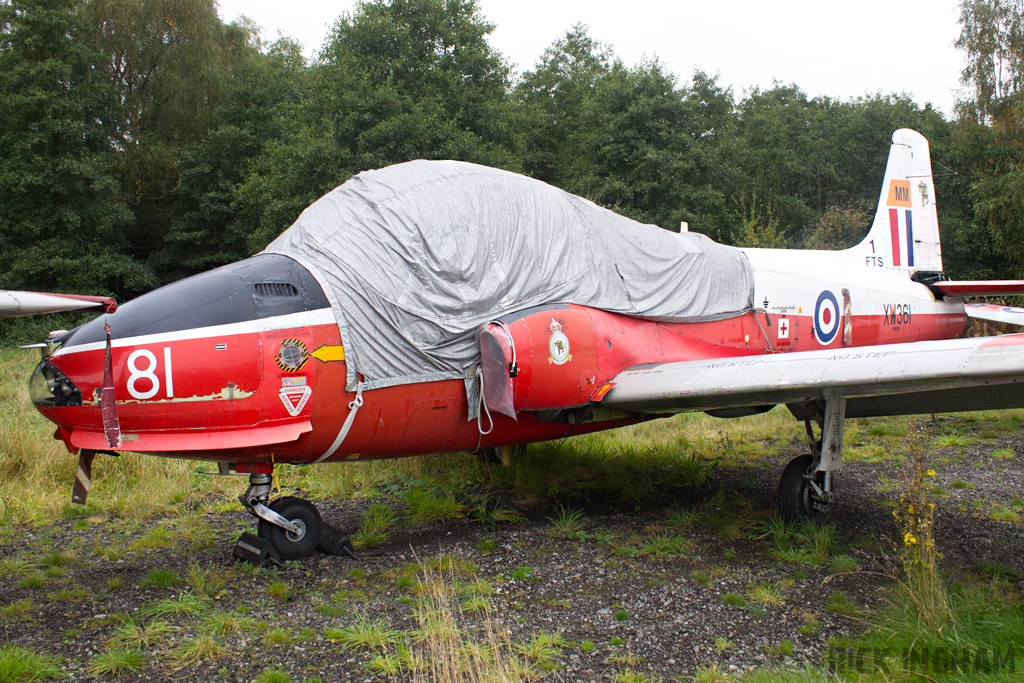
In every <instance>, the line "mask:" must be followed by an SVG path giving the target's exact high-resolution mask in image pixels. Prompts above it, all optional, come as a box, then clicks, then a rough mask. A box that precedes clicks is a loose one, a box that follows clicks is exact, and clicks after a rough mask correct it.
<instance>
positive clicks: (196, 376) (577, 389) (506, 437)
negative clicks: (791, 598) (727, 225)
mask: <svg viewBox="0 0 1024 683" xmlns="http://www.w3.org/2000/svg"><path fill="white" fill-rule="evenodd" d="M651 229H652V230H654V228H651ZM744 251H745V253H746V256H747V258H748V259H749V261H750V264H751V265H752V266H753V275H754V301H755V302H756V307H755V309H754V310H753V311H750V312H747V313H745V314H743V315H739V316H736V317H732V318H729V319H726V320H720V321H717V322H692V323H671V322H659V321H654V320H649V319H643V318H637V317H627V316H624V315H620V314H615V313H609V312H606V311H603V310H596V309H593V308H588V307H585V306H580V305H574V304H566V303H564V302H560V301H551V302H549V304H548V305H544V306H540V307H534V308H530V309H528V310H525V311H519V312H515V313H512V314H508V315H498V316H496V317H497V319H496V320H495V321H494V322H493V323H491V324H489V325H487V326H485V328H484V329H482V330H481V331H480V336H479V340H480V367H481V368H482V370H481V371H480V374H482V375H483V376H484V378H485V379H486V383H485V384H484V389H483V392H482V393H483V401H482V406H483V408H484V409H485V413H487V412H489V413H490V420H489V421H488V420H487V419H486V418H484V419H481V420H468V419H467V411H468V408H469V404H468V401H469V399H468V398H467V390H466V386H467V385H466V382H464V381H463V380H462V379H448V380H442V381H432V382H424V383H417V384H399V385H396V386H389V387H383V388H376V389H372V390H368V391H366V392H365V393H364V392H363V391H362V387H361V385H360V388H359V389H358V390H357V391H346V384H347V382H346V375H347V370H346V361H345V346H344V343H345V340H344V339H342V338H341V335H340V333H339V327H338V324H337V322H336V319H335V317H334V316H333V315H332V310H331V306H330V304H329V302H328V298H327V297H326V296H325V293H324V291H323V289H322V288H321V286H320V285H319V284H318V281H317V279H315V278H314V277H313V276H312V275H311V273H310V272H309V271H308V270H307V269H306V268H304V267H303V266H301V265H299V263H297V262H296V261H294V260H292V259H290V258H288V257H285V256H281V255H279V254H260V255H257V256H255V257H252V258H250V259H247V260H245V261H241V262H239V263H236V264H232V265H228V266H224V267H222V268H218V269H216V270H213V271H209V272H207V273H203V274H200V275H197V276H194V277H191V278H188V279H185V280H182V281H180V282H177V283H174V284H171V285H168V286H166V287H163V288H161V289H158V290H156V291H154V292H151V293H149V294H147V295H145V296H142V297H140V298H138V299H136V300H134V301H131V302H128V303H127V304H124V305H123V306H121V307H120V308H119V309H118V310H117V312H116V313H113V314H108V315H104V316H101V317H99V318H97V319H95V320H93V321H91V322H90V323H87V324H85V325H83V326H81V327H79V328H77V329H75V330H73V331H71V332H69V333H64V334H61V335H58V336H56V337H51V339H50V340H49V341H48V344H47V346H46V348H45V349H44V350H43V356H44V357H43V360H42V362H41V363H40V364H39V366H38V367H37V368H36V370H35V372H34V374H33V376H32V379H31V383H30V388H31V397H32V400H33V402H34V403H35V405H36V406H37V408H38V409H39V411H40V412H41V413H43V415H45V416H46V417H47V418H48V419H49V420H51V421H53V422H54V423H55V424H56V425H57V431H56V436H57V438H59V439H61V440H63V442H64V444H65V445H66V447H67V448H68V450H69V451H70V452H72V453H75V454H79V458H80V460H79V465H80V467H79V481H78V483H77V485H76V491H75V494H74V500H76V501H78V502H84V499H85V494H86V492H87V490H88V478H89V472H90V468H91V463H92V459H93V456H94V455H95V454H96V453H102V452H112V451H133V452H138V453H145V454H152V455H162V456H168V457H180V458H194V459H203V460H211V461H218V462H220V463H228V464H229V466H230V467H232V468H234V469H235V470H236V471H238V472H242V473H249V474H250V487H249V489H248V491H247V492H246V493H245V494H244V495H243V496H242V502H243V505H245V507H246V508H247V509H248V510H249V511H250V512H251V513H253V514H254V515H255V516H257V517H258V518H259V533H260V536H261V537H263V538H264V539H266V540H267V541H268V542H269V543H270V544H271V545H272V546H273V547H274V548H275V549H276V550H277V551H278V553H279V554H280V556H281V557H284V558H296V557H302V556H304V555H306V554H308V553H310V552H312V550H313V549H314V548H315V547H316V546H317V544H318V541H319V540H320V535H321V529H322V522H321V519H320V516H319V513H318V512H317V510H316V508H315V507H314V506H313V505H312V504H310V503H308V502H306V501H303V500H301V499H297V498H293V497H288V498H283V499H281V500H279V501H277V502H275V503H271V501H270V495H271V486H270V482H271V474H272V468H273V464H274V463H275V462H277V463H303V464H313V463H320V462H336V461H341V460H348V459H353V458H357V457H358V458H360V459H367V458H384V457H395V456H405V455H414V454H422V453H436V452H452V451H466V450H470V451H473V450H479V449H485V448H499V447H507V446H511V445H514V444H525V443H529V442H535V441H543V440H548V439H556V438H560V437H565V436H570V435H574V434H582V433H586V432H591V431H596V430H602V429H609V428H614V427H619V426H622V425H627V424H632V423H636V422H640V421H643V420H649V419H653V418H656V417H663V416H666V415H668V414H672V413H677V412H682V411H706V412H708V413H710V414H712V415H716V416H722V417H734V416H742V415H749V414H753V413H756V412H761V411H764V410H768V409H769V408H771V407H772V406H775V405H778V404H785V405H786V406H787V407H788V408H789V409H790V410H791V412H792V413H793V415H794V416H795V417H796V418H797V419H799V420H804V421H806V424H807V426H808V432H809V433H811V425H812V424H813V423H817V424H818V426H819V428H820V429H821V435H820V440H816V439H814V438H813V436H812V439H811V440H812V448H811V450H812V452H811V453H809V454H807V455H803V456H800V457H797V458H795V459H794V460H793V461H792V462H791V463H789V465H788V466H787V467H786V468H785V471H784V472H783V474H782V478H781V483H780V486H779V501H780V507H781V510H782V512H783V513H784V514H785V515H786V516H788V517H800V516H806V517H813V518H818V517H821V516H823V515H824V514H825V513H826V512H827V511H828V510H829V508H830V506H831V505H832V504H833V502H834V493H833V473H834V472H835V471H836V470H838V469H839V467H840V464H841V458H840V455H841V447H842V434H843V423H844V419H845V418H846V417H862V416H877V415H896V414H913V413H932V412H942V411H959V410H981V409H996V408H1011V407H1021V406H1024V391H1022V390H1021V388H1020V386H1019V383H1020V382H1021V381H1022V380H1024V335H1008V336H1001V337H986V338H967V339H962V338H960V336H961V334H962V333H963V331H964V328H965V326H966V323H967V319H968V316H970V315H976V316H978V317H987V318H991V319H1000V317H1002V318H1006V317H1009V318H1010V319H1012V320H1013V321H1014V322H1017V321H1018V320H1020V318H1015V317H1013V314H1014V313H1015V311H1013V310H1005V311H1004V310H1002V309H1000V307H985V306H981V307H971V306H965V305H964V303H963V301H962V299H961V298H960V297H961V296H965V295H970V296H974V295H980V294H1003V293H1022V292H1024V282H1017V281H1012V282H955V281H950V280H948V279H947V278H945V277H944V276H943V275H942V259H941V250H940V244H939V232H938V225H937V221H936V212H935V189H934V185H933V183H932V173H931V162H930V159H929V153H928V143H927V141H926V140H925V139H924V137H922V136H921V135H919V134H918V133H916V132H914V131H910V130H899V131H897V132H896V133H895V134H894V135H893V141H892V147H891V151H890V155H889V162H888V166H887V168H886V172H885V178H884V182H883V186H882V192H881V195H880V198H879V203H878V211H877V215H876V216H875V219H874V223H873V224H872V227H871V230H870V232H869V233H868V235H867V237H865V239H864V241H863V242H861V243H860V244H858V245H857V246H855V247H852V248H850V249H846V250H842V251H797V250H768V249H746V250H744ZM349 386H351V383H349ZM485 426H489V429H485V428H484V427H485Z"/></svg>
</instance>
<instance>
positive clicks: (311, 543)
mask: <svg viewBox="0 0 1024 683" xmlns="http://www.w3.org/2000/svg"><path fill="white" fill-rule="evenodd" d="M272 481H273V475H271V474H270V473H267V472H259V473H256V472H254V473H251V474H250V475H249V488H248V489H246V491H245V493H243V494H242V495H241V496H240V497H239V500H240V501H241V503H242V506H243V507H245V509H246V510H248V511H249V513H250V514H252V515H253V516H254V517H256V518H257V523H256V534H257V535H256V536H253V535H252V534H249V533H245V534H242V538H241V539H239V541H238V544H237V545H236V546H235V549H234V556H235V557H236V558H237V559H240V560H245V561H247V562H252V563H253V564H259V565H264V566H265V565H269V564H281V563H282V562H283V561H287V560H298V559H302V558H303V557H307V556H309V555H311V554H312V553H313V551H315V550H320V551H321V552H324V553H327V554H328V555H341V554H353V551H352V545H351V543H349V540H348V537H347V536H345V535H344V534H343V533H342V532H341V531H340V530H338V529H336V528H334V527H333V526H331V525H329V524H326V523H324V521H323V519H322V518H321V517H320V511H319V510H317V509H316V506H315V505H313V504H312V503H310V502H309V501H308V500H303V499H302V498H296V497H294V496H286V497H284V498H280V499H278V500H276V501H274V502H270V492H271V483H272Z"/></svg>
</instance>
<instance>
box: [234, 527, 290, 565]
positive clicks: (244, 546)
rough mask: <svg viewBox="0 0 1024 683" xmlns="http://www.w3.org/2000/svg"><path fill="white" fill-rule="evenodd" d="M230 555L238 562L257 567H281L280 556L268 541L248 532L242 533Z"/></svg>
mask: <svg viewBox="0 0 1024 683" xmlns="http://www.w3.org/2000/svg"><path fill="white" fill-rule="evenodd" d="M231 554H232V555H233V556H234V558H235V559H236V560H238V561H239V562H248V563H249V564H254V565H256V566H257V567H280V566H282V565H283V562H281V556H280V555H278V554H277V549H276V548H274V546H273V545H271V543H270V541H268V540H267V539H265V538H261V537H259V536H256V535H254V534H250V533H249V532H243V533H242V536H241V538H239V539H238V543H236V544H235V547H234V548H233V549H232V550H231Z"/></svg>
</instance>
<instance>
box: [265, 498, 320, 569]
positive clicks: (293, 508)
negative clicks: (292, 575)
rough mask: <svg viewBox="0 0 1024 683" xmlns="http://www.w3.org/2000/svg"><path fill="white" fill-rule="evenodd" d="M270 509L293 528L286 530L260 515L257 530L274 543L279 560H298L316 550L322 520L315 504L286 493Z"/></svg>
mask: <svg viewBox="0 0 1024 683" xmlns="http://www.w3.org/2000/svg"><path fill="white" fill-rule="evenodd" d="M270 510H272V511H273V512H276V513H277V514H278V515H279V516H280V517H282V518H284V519H286V520H288V521H289V522H290V523H291V527H292V528H291V529H286V528H284V527H281V526H278V525H277V524H275V523H273V522H270V521H267V520H266V519H263V518H262V517H261V518H260V520H259V521H258V522H257V523H256V533H257V534H258V535H259V537H260V538H263V539H266V540H267V541H268V542H270V544H271V545H273V546H274V549H275V550H277V554H278V555H280V556H281V559H282V560H297V559H300V558H303V557H306V556H307V555H310V554H312V552H313V551H314V550H316V547H317V545H319V544H320V535H321V534H322V533H323V520H321V518H320V511H319V510H317V509H316V506H315V505H313V504H312V503H310V502H309V501H308V500H303V499H302V498H295V497H293V496H288V497H286V498H281V499H279V500H276V501H274V502H273V503H271V504H270Z"/></svg>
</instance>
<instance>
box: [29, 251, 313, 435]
mask: <svg viewBox="0 0 1024 683" xmlns="http://www.w3.org/2000/svg"><path fill="white" fill-rule="evenodd" d="M329 308H330V304H329V303H328V302H327V298H326V297H325V296H324V293H323V290H322V289H321V287H320V285H319V284H318V283H317V281H316V279H315V278H314V277H313V275H312V274H311V273H310V272H309V271H308V270H307V269H306V268H304V267H303V266H301V265H300V264H299V263H298V262H296V261H294V260H293V259H291V258H289V257H287V256H282V255H279V254H260V255H257V256H254V257H252V258H249V259H246V260H244V261H240V262H238V263H234V264H230V265H228V266H223V267H221V268H217V269H214V270H211V271H207V272H205V273H200V274H199V275H195V276H192V277H189V278H186V279H184V280H180V281H178V282H175V283H172V284H170V285H167V286H165V287H161V288H160V289H157V290H154V291H153V292H150V293H148V294H145V295H143V296H141V297H138V298H137V299H134V300H132V301H129V302H127V303H125V304H124V305H122V306H120V307H119V308H118V309H117V311H116V312H114V313H112V314H108V315H103V316H100V317H98V318H95V319H94V320H92V321H90V322H88V323H86V324H85V325H82V326H81V327H78V328H76V329H74V330H72V331H71V332H68V333H64V334H63V335H61V336H59V337H56V338H54V339H51V340H50V344H48V348H47V349H44V351H43V354H44V358H43V360H42V362H40V363H39V365H38V366H37V367H36V369H35V371H34V372H33V373H32V377H31V379H30V380H29V389H30V395H31V398H32V401H33V403H34V404H35V405H36V407H37V409H38V410H39V411H40V412H42V413H43V415H44V416H46V417H47V418H48V419H50V420H51V421H52V422H54V423H56V424H57V425H58V428H59V432H60V433H61V434H62V435H65V434H70V433H71V432H72V431H74V430H101V429H104V424H105V422H109V419H108V420H104V418H103V416H102V415H101V412H103V411H102V401H101V395H103V385H104V368H105V366H106V365H108V363H107V361H106V358H107V355H108V354H107V350H108V341H107V339H108V338H107V331H106V329H105V327H106V326H107V325H108V324H109V329H110V342H109V344H110V347H109V348H110V350H111V353H110V356H111V357H112V364H111V375H112V377H113V379H112V381H113V382H114V384H113V387H114V389H115V391H114V396H115V399H116V403H117V406H118V407H117V410H118V412H119V413H121V419H122V422H125V421H127V424H129V425H130V426H132V427H133V429H160V428H168V427H169V428H178V429H181V428H197V429H198V428H201V427H203V426H204V425H206V424H207V423H211V424H212V422H215V421H216V420H217V419H222V418H223V415H222V414H219V415H218V414H212V413H211V412H210V410H209V409H208V408H207V409H205V410H204V409H203V407H202V406H204V405H205V403H204V402H206V401H215V400H219V399H221V398H224V399H226V401H227V402H228V403H230V402H231V401H235V403H236V404H237V399H239V398H244V397H245V396H246V395H250V394H251V392H253V391H255V390H256V389H257V388H258V386H259V384H260V382H261V377H262V369H261V362H262V361H261V355H260V354H261V347H260V341H259V334H258V332H259V331H260V330H263V329H264V328H265V327H268V326H270V327H273V326H274V324H275V323H274V322H272V321H281V320H286V321H287V320H291V319H292V318H295V319H296V320H302V319H303V316H302V315H301V314H303V313H306V312H309V311H314V310H322V309H328V310H329ZM293 314H298V315H293ZM307 317H308V316H307ZM298 324H301V323H298ZM161 411H162V412H161ZM214 412H216V411H214ZM158 413H159V414H160V416H162V417H160V416H158ZM108 418H109V416H108ZM165 418H166V419H165ZM237 419H238V420H239V421H243V420H249V423H251V422H252V420H253V419H255V418H253V417H252V416H249V415H241V414H240V415H239V416H237ZM72 440H73V439H72Z"/></svg>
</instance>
